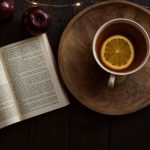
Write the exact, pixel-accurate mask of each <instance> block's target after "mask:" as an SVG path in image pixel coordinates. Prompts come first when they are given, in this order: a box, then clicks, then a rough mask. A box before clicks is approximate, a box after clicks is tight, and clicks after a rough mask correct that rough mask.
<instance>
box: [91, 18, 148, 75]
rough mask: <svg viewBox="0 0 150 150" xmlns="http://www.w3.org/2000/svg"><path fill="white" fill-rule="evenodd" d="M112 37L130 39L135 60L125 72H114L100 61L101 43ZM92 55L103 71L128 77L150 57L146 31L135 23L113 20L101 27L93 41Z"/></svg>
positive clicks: (127, 20) (125, 20)
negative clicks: (121, 36) (118, 36)
mask: <svg viewBox="0 0 150 150" xmlns="http://www.w3.org/2000/svg"><path fill="white" fill-rule="evenodd" d="M112 35H124V36H126V37H127V38H129V39H130V41H131V42H132V43H133V45H134V49H135V59H134V61H133V63H132V64H131V65H130V66H129V67H128V68H127V69H125V70H122V71H114V70H111V69H109V68H107V67H106V66H105V65H104V64H103V63H102V61H101V59H100V48H101V45H102V44H103V42H104V41H105V40H106V39H107V38H108V37H110V36H112ZM93 55H94V58H95V60H96V62H97V63H98V65H99V66H100V67H101V68H102V69H104V70H105V71H107V72H109V73H111V74H115V75H128V74H131V73H134V72H136V71H138V70H139V69H141V68H142V67H143V66H144V65H145V63H146V62H147V60H148V58H149V55H150V40H149V36H148V33H147V32H146V30H145V29H144V28H143V27H142V26H141V25H140V24H138V23H136V22H135V21H132V20H129V19H123V18H119V19H114V20H111V21H109V22H107V23H105V24H104V25H102V26H101V27H100V28H99V30H98V31H97V33H96V35H95V37H94V41H93Z"/></svg>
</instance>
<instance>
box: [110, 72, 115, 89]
mask: <svg viewBox="0 0 150 150" xmlns="http://www.w3.org/2000/svg"><path fill="white" fill-rule="evenodd" d="M115 80H116V75H114V74H111V75H110V77H109V81H108V87H109V88H113V87H114V86H115Z"/></svg>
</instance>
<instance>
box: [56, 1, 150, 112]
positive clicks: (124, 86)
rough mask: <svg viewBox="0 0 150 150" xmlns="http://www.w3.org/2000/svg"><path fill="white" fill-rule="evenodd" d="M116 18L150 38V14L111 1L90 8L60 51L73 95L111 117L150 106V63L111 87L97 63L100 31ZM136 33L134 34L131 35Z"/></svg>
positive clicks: (71, 26)
mask: <svg viewBox="0 0 150 150" xmlns="http://www.w3.org/2000/svg"><path fill="white" fill-rule="evenodd" d="M114 18H129V19H132V20H134V21H136V22H138V23H139V24H141V25H142V26H143V27H144V28H145V29H146V30H147V32H148V33H149V34H150V12H149V11H148V10H146V9H145V8H143V7H142V6H139V5H136V4H133V3H131V2H127V1H120V0H118V1H117V0H115V1H107V2H101V3H99V4H96V5H93V6H90V7H88V8H87V9H85V10H83V11H82V12H80V13H79V14H78V15H77V16H75V17H74V18H73V19H72V21H71V22H70V23H69V25H68V26H67V28H66V30H65V31H64V33H63V36H62V38H61V42H60V47H59V54H58V60H59V68H60V72H61V75H62V78H63V80H64V82H65V84H66V86H67V87H68V89H69V90H70V92H71V93H72V94H73V95H74V96H75V97H76V98H77V99H78V100H79V101H80V102H81V103H82V104H84V105H85V106H87V107H88V108H90V109H92V110H94V111H97V112H100V113H104V114H109V115H123V114H128V113H132V112H135V111H137V110H140V109H142V108H144V107H145V106H147V105H149V104H150V59H149V61H148V62H147V64H146V65H145V66H144V68H143V69H142V70H140V71H139V72H137V73H135V74H133V75H130V76H127V77H124V79H123V78H119V77H118V81H117V82H118V84H117V85H116V87H115V88H114V89H109V88H108V87H107V83H108V78H109V74H108V73H106V72H105V71H103V70H102V69H100V67H99V66H98V65H97V63H96V61H95V60H94V57H93V53H92V42H93V38H94V35H95V33H96V31H97V30H98V28H99V27H100V26H101V25H103V24H104V23H105V22H107V21H109V20H111V19H114ZM131 32H132V31H131Z"/></svg>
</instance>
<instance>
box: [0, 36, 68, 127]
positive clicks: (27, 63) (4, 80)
mask: <svg viewBox="0 0 150 150" xmlns="http://www.w3.org/2000/svg"><path fill="white" fill-rule="evenodd" d="M68 104H69V101H68V99H67V97H66V95H65V93H64V91H63V89H62V87H61V84H60V83H59V79H58V76H57V73H56V67H55V61H54V57H53V54H52V51H51V48H50V45H49V42H48V39H47V36H46V34H42V35H40V36H37V37H33V38H30V39H27V40H23V41H20V42H17V43H13V44H10V45H7V46H5V47H2V48H1V49H0V128H3V127H5V126H8V125H10V124H13V123H16V122H19V121H22V120H25V119H28V118H31V117H34V116H37V115H40V114H43V113H46V112H49V111H52V110H55V109H58V108H61V107H64V106H66V105H68Z"/></svg>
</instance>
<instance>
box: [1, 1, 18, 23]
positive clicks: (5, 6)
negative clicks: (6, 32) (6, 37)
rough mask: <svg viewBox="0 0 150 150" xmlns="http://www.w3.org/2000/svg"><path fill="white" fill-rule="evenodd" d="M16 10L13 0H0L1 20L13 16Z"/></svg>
mask: <svg viewBox="0 0 150 150" xmlns="http://www.w3.org/2000/svg"><path fill="white" fill-rule="evenodd" d="M14 10H15V6H14V1H13V0H0V21H2V20H6V19H8V18H10V17H12V15H13V13H14Z"/></svg>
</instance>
